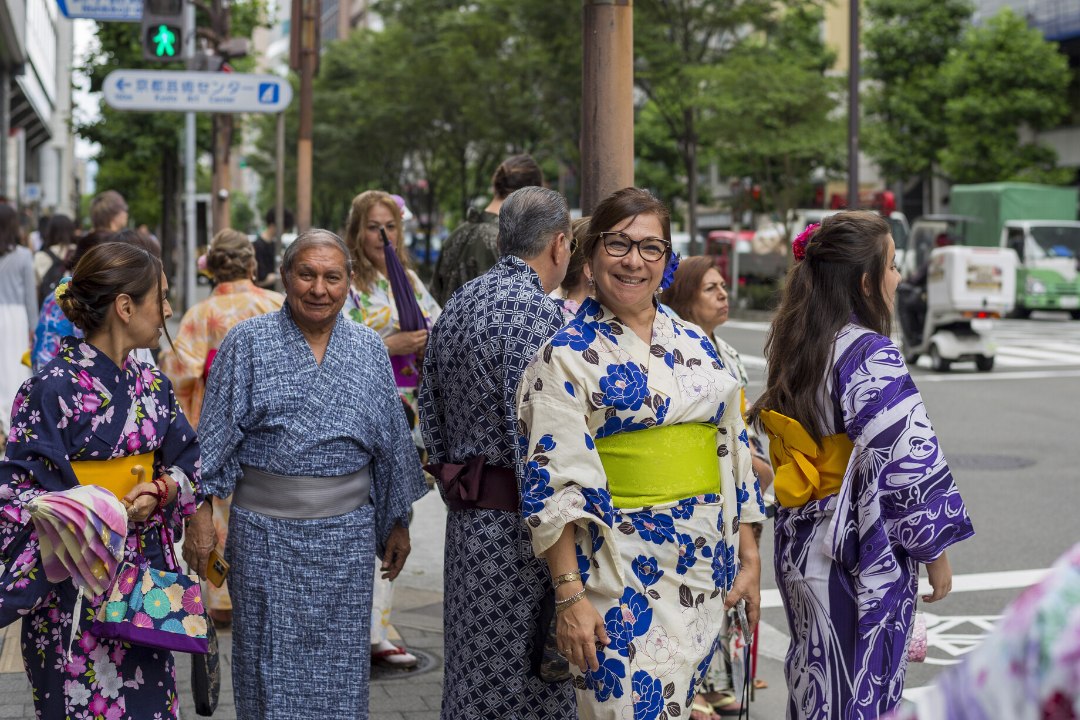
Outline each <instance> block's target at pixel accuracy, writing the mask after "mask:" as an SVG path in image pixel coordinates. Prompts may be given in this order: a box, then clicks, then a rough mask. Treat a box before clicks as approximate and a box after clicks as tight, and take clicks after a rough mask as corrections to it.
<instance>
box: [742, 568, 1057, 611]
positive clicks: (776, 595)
mask: <svg viewBox="0 0 1080 720" xmlns="http://www.w3.org/2000/svg"><path fill="white" fill-rule="evenodd" d="M1048 572H1050V570H1049V569H1043V570H1003V571H1001V572H988V573H968V574H966V575H953V585H952V591H953V592H954V593H958V592H984V591H986V590H1011V589H1014V588H1022V587H1030V586H1032V585H1034V584H1035V583H1037V582H1039V581H1040V580H1042V579H1043V577H1045V575H1046V573H1048ZM929 592H930V583H929V581H928V580H927V579H926V578H922V579H921V580H919V594H920V595H922V594H924V593H925V594H929ZM783 606H784V604H783V603H782V602H781V601H780V591H779V590H762V591H761V607H762V608H778V607H783Z"/></svg>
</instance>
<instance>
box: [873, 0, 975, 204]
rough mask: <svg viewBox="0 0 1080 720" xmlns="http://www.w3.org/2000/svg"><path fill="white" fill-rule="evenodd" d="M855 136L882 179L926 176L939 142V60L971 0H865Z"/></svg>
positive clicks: (952, 43) (955, 38)
mask: <svg viewBox="0 0 1080 720" xmlns="http://www.w3.org/2000/svg"><path fill="white" fill-rule="evenodd" d="M866 10H867V16H868V22H867V27H866V31H865V33H864V38H863V48H864V49H865V52H866V60H865V64H864V72H865V77H866V78H867V79H868V80H871V81H872V82H871V83H870V84H869V86H868V87H867V89H866V90H865V91H864V93H863V94H864V106H865V116H866V122H865V124H864V129H863V143H864V146H865V148H866V151H867V153H868V154H869V155H870V156H871V157H872V158H874V160H875V161H877V163H878V165H879V167H880V168H881V172H882V174H883V175H884V176H885V178H886V179H887V180H889V181H890V182H898V181H906V180H908V179H909V178H912V177H916V176H918V177H921V178H923V180H924V181H929V179H930V177H931V174H932V172H933V168H934V163H935V162H936V161H937V158H938V153H939V152H940V151H941V148H943V147H944V146H945V144H946V137H945V102H946V100H948V90H947V89H946V87H945V85H944V83H943V82H942V80H941V77H940V73H941V66H942V64H943V63H944V62H945V60H946V58H948V56H949V52H950V51H951V50H952V49H953V48H955V47H956V46H957V44H958V43H959V42H960V38H961V36H962V34H963V31H964V28H965V27H966V26H967V23H968V21H969V20H970V18H971V13H972V10H973V5H972V4H971V0H867V2H866Z"/></svg>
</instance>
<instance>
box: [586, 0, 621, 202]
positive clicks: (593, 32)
mask: <svg viewBox="0 0 1080 720" xmlns="http://www.w3.org/2000/svg"><path fill="white" fill-rule="evenodd" d="M582 10H583V14H584V22H583V24H582V28H583V33H582V51H583V55H582V78H581V89H582V93H581V96H582V97H581V168H582V172H581V175H582V177H581V211H582V213H584V214H585V215H589V214H591V213H592V211H593V209H594V208H595V207H596V206H597V205H598V204H599V203H600V201H601V200H603V199H604V198H605V197H607V196H608V195H610V194H611V193H613V192H615V191H616V190H619V189H621V188H624V187H627V186H629V185H633V184H634V9H633V4H632V0H582Z"/></svg>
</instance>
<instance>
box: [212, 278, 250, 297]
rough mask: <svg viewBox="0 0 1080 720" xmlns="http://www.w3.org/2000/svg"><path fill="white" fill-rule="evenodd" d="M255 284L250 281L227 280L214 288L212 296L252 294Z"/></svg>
mask: <svg viewBox="0 0 1080 720" xmlns="http://www.w3.org/2000/svg"><path fill="white" fill-rule="evenodd" d="M254 291H255V283H253V282H252V281H251V280H243V279H241V280H229V281H228V282H223V283H218V284H217V285H216V286H215V287H214V292H213V294H214V295H235V294H237V293H245V292H254Z"/></svg>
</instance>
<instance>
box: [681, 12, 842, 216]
mask: <svg viewBox="0 0 1080 720" xmlns="http://www.w3.org/2000/svg"><path fill="white" fill-rule="evenodd" d="M821 20H822V10H821V9H820V8H817V7H813V6H802V7H797V8H793V9H791V10H789V11H788V12H787V13H785V14H784V16H783V18H782V19H781V21H780V22H779V23H778V24H777V25H776V27H775V28H773V29H772V30H771V31H770V32H769V33H767V34H762V35H758V36H754V37H751V38H748V39H747V41H746V42H745V43H744V44H743V45H742V46H740V47H739V48H738V49H737V50H736V51H734V52H733V53H732V54H731V56H730V57H729V58H728V60H727V61H726V62H725V63H724V64H723V66H721V67H720V68H718V71H717V72H715V73H714V76H713V79H712V82H711V84H710V85H709V86H708V87H709V89H710V94H709V98H708V103H707V104H706V108H708V109H709V110H710V112H707V113H706V114H705V116H704V117H705V119H704V122H703V124H702V129H703V133H704V134H707V135H709V136H711V137H713V138H715V145H714V146H713V153H714V154H715V157H717V159H718V160H719V161H720V165H721V167H723V168H725V169H726V170H727V173H728V174H730V175H736V176H749V177H751V178H752V179H753V182H754V184H755V185H757V186H758V187H759V188H760V190H761V203H762V207H763V208H765V209H768V210H771V211H774V212H776V214H777V215H778V216H779V217H780V218H782V219H785V218H786V217H787V214H788V213H787V211H788V210H789V209H791V208H794V207H799V206H802V205H805V204H806V203H807V202H808V200H809V198H810V196H811V195H812V193H813V187H812V184H811V181H812V179H817V178H818V177H824V176H828V175H830V174H832V173H834V172H836V171H838V170H840V169H841V168H842V167H843V165H844V160H845V158H846V150H845V147H844V140H845V137H846V129H845V123H844V117H843V115H842V114H841V113H840V112H839V103H840V100H841V99H842V97H843V95H842V91H843V80H842V79H841V78H836V77H831V76H828V75H826V73H825V71H826V69H828V68H829V67H831V66H832V64H833V62H834V60H835V56H834V53H832V51H830V50H829V49H828V48H827V47H826V46H825V44H824V42H823V41H822V39H821V33H820V30H819V28H820V24H821Z"/></svg>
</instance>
